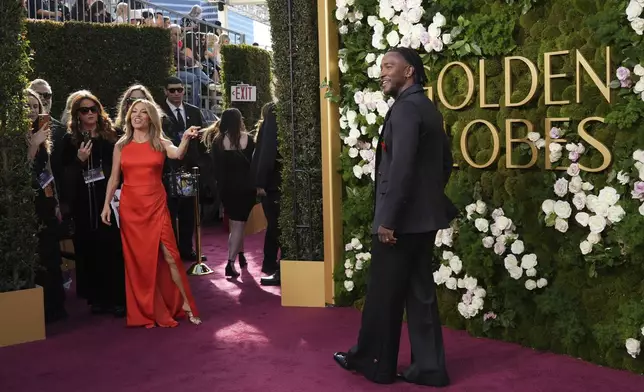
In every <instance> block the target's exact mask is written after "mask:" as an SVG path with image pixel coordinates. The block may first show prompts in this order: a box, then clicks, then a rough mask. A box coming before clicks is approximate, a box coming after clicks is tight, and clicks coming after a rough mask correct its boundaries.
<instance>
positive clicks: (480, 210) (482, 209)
mask: <svg viewBox="0 0 644 392" xmlns="http://www.w3.org/2000/svg"><path fill="white" fill-rule="evenodd" d="M486 212H487V206H486V205H485V203H484V202H483V201H481V200H477V201H476V213H477V214H480V215H483V214H485V213H486Z"/></svg>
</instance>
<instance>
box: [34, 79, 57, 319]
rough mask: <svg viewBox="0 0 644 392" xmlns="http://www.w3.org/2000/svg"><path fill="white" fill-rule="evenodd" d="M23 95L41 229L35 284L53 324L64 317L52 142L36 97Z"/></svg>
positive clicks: (47, 315)
mask: <svg viewBox="0 0 644 392" xmlns="http://www.w3.org/2000/svg"><path fill="white" fill-rule="evenodd" d="M25 94H26V95H27V103H28V105H29V110H28V117H29V119H30V120H31V121H32V124H33V129H32V132H31V135H30V136H29V139H28V141H29V152H28V156H29V160H31V161H32V165H33V166H32V168H33V179H32V184H33V188H34V189H35V190H36V198H35V204H36V218H37V221H38V224H39V226H40V229H39V231H38V234H37V235H38V249H37V252H38V260H39V264H40V266H41V267H42V268H40V269H38V270H37V271H36V276H35V282H36V284H38V285H40V286H42V288H43V291H44V299H45V321H46V322H52V321H56V320H59V319H61V318H65V317H67V312H66V311H65V289H64V287H63V273H62V271H61V265H62V263H63V260H62V257H61V255H60V242H59V235H58V231H59V225H60V221H61V214H60V207H59V202H58V195H57V194H56V185H55V182H54V177H53V174H52V170H51V163H50V154H51V148H52V142H51V131H50V129H49V124H39V122H40V121H39V115H41V114H44V111H43V107H42V102H41V101H40V98H39V97H38V94H37V93H36V92H35V91H33V90H29V89H28V90H26V92H25Z"/></svg>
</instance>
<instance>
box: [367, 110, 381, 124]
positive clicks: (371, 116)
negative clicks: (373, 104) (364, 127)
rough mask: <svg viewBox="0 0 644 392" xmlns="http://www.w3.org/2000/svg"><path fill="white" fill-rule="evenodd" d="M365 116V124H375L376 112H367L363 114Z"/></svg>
mask: <svg viewBox="0 0 644 392" xmlns="http://www.w3.org/2000/svg"><path fill="white" fill-rule="evenodd" d="M365 118H366V119H367V124H369V125H373V124H375V123H376V121H377V120H378V116H376V113H369V114H367V115H366V116H365Z"/></svg>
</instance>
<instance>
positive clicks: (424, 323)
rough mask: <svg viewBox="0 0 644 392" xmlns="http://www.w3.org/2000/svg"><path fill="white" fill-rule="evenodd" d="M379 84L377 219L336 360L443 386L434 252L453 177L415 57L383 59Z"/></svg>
mask: <svg viewBox="0 0 644 392" xmlns="http://www.w3.org/2000/svg"><path fill="white" fill-rule="evenodd" d="M380 81H381V86H382V90H383V92H384V93H385V94H387V95H389V96H392V97H395V98H396V102H395V103H394V104H393V106H392V107H391V109H390V110H389V113H387V116H386V118H385V124H384V127H383V131H382V134H381V135H380V140H379V143H378V148H377V150H376V172H377V175H376V179H375V188H376V191H375V195H376V196H375V215H374V219H373V227H372V234H373V239H372V241H373V242H372V249H371V252H372V256H371V266H370V269H369V279H370V280H369V283H368V287H367V296H366V302H365V306H364V310H363V313H362V327H361V329H360V334H359V336H358V344H357V345H356V346H354V347H353V348H351V350H349V352H348V353H347V352H338V353H335V354H334V359H335V361H336V362H337V363H338V364H339V365H340V366H342V367H343V368H345V369H347V370H355V371H357V372H359V373H362V374H363V375H364V376H365V377H366V378H367V379H369V380H371V381H373V382H376V383H383V384H388V383H392V382H394V381H395V380H396V378H401V379H402V380H404V381H407V382H411V383H416V384H422V385H430V386H437V387H438V386H445V385H448V384H449V377H448V375H447V370H446V368H445V353H444V349H443V335H442V331H441V323H440V318H439V315H438V305H437V302H436V301H437V299H436V286H435V284H434V279H433V274H432V272H433V269H432V250H433V249H432V248H433V245H434V238H435V236H436V232H437V231H438V230H439V229H445V228H448V227H449V224H450V221H451V220H452V219H453V218H454V217H455V216H456V212H457V211H456V208H455V207H454V205H453V204H452V203H451V201H450V200H449V199H448V198H447V196H446V195H445V193H444V188H445V185H446V184H447V181H448V179H449V176H450V174H451V169H452V155H451V151H450V141H449V138H448V137H447V135H446V134H445V132H444V130H443V118H442V116H441V114H440V113H439V112H438V110H437V109H436V107H435V106H434V104H433V103H432V102H431V101H430V100H429V99H428V98H427V97H426V96H425V94H424V91H423V86H424V85H425V83H426V82H427V78H426V76H425V73H424V69H423V63H422V60H421V58H420V56H419V55H418V53H417V52H416V51H414V50H412V49H409V48H395V49H392V50H390V51H389V52H387V54H386V55H385V56H384V58H383V60H382V64H381V74H380ZM405 307H406V308H407V319H408V329H409V339H410V343H411V351H412V356H411V357H412V358H411V365H410V367H409V368H408V369H407V370H406V371H405V372H404V373H402V374H400V375H397V374H396V367H397V360H398V349H399V344H400V332H401V328H402V318H403V311H404V309H405Z"/></svg>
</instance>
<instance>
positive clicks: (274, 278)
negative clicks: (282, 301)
mask: <svg viewBox="0 0 644 392" xmlns="http://www.w3.org/2000/svg"><path fill="white" fill-rule="evenodd" d="M259 284H261V285H262V286H280V285H281V284H282V281H281V276H280V270H279V269H278V270H277V271H275V273H274V274H273V275H270V276H263V277H262V278H261V279H260V280H259Z"/></svg>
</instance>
